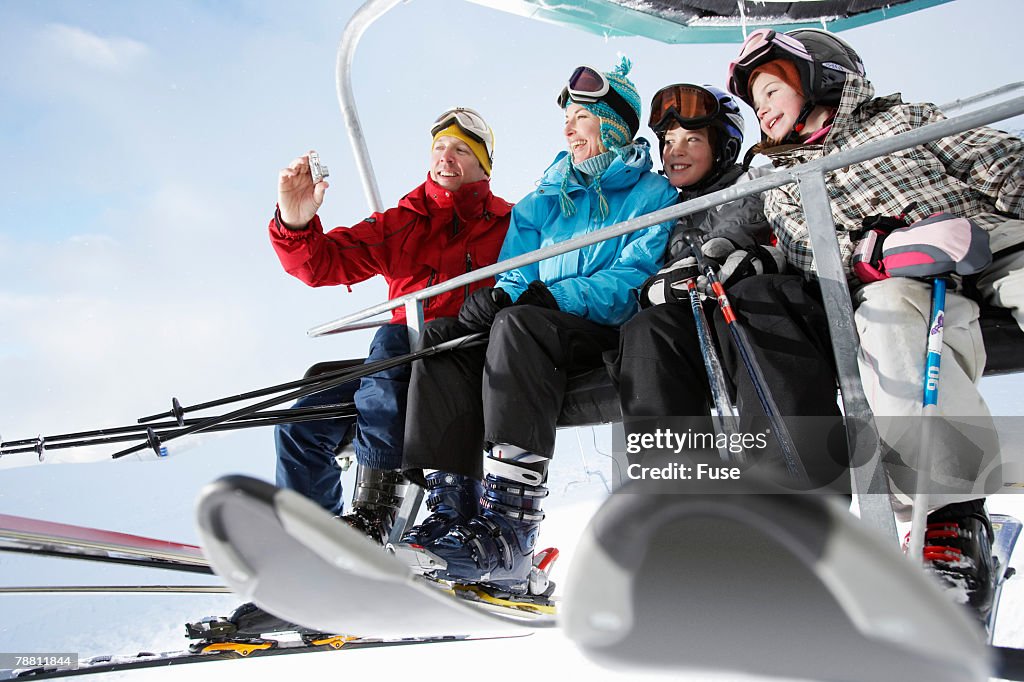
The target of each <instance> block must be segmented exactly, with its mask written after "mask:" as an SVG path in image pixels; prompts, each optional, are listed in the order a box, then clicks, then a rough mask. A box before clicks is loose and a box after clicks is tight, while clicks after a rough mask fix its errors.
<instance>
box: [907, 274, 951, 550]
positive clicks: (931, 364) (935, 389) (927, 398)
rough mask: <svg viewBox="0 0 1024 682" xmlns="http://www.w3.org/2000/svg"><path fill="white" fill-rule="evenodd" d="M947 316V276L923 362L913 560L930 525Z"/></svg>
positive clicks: (935, 284)
mask: <svg viewBox="0 0 1024 682" xmlns="http://www.w3.org/2000/svg"><path fill="white" fill-rule="evenodd" d="M945 317H946V280H944V279H942V278H941V277H936V278H935V279H934V280H932V316H931V323H930V324H929V326H928V341H927V344H926V347H927V349H928V356H927V358H926V359H925V366H924V400H923V401H922V404H923V408H922V410H921V415H922V420H921V450H920V453H919V456H918V460H917V488H916V490H914V513H913V515H912V517H911V520H910V541H909V543H908V544H907V556H908V557H909V558H910V560H911V561H913V562H915V563H918V562H922V561H924V536H925V532H926V530H927V527H928V497H929V493H928V484H929V480H930V479H931V474H932V440H933V438H934V436H935V434H934V428H933V427H932V421H933V420H934V417H935V416H937V414H938V410H939V365H940V364H941V362H942V335H943V329H944V327H945Z"/></svg>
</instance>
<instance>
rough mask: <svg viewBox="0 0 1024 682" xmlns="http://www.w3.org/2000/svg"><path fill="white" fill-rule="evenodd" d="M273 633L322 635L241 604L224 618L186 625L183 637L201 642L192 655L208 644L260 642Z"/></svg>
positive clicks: (194, 645)
mask: <svg viewBox="0 0 1024 682" xmlns="http://www.w3.org/2000/svg"><path fill="white" fill-rule="evenodd" d="M272 632H295V633H297V634H299V635H301V636H302V637H304V638H305V637H317V636H321V635H323V634H324V633H322V632H321V631H319V630H311V629H309V628H306V627H303V626H301V625H296V624H295V623H290V622H288V621H286V620H283V619H281V618H278V617H277V616H275V615H273V614H271V613H268V612H266V611H264V610H263V609H261V608H260V607H258V606H256V605H255V604H253V603H252V602H246V603H245V604H242V605H241V606H239V607H238V608H236V609H235V610H234V611H232V612H231V615H230V616H228V617H227V618H217V617H209V618H204V619H203V620H201V621H199V622H197V623H186V624H185V634H186V636H187V637H188V638H189V639H196V640H201V641H200V642H198V643H196V644H193V645H192V650H193V651H199V650H201V649H202V647H203V646H204V645H206V644H210V643H221V642H238V643H251V642H256V641H263V640H262V637H263V635H265V634H267V633H272Z"/></svg>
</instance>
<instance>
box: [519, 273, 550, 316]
mask: <svg viewBox="0 0 1024 682" xmlns="http://www.w3.org/2000/svg"><path fill="white" fill-rule="evenodd" d="M516 305H535V306H539V307H541V308H550V309H551V310H560V308H559V307H558V301H556V300H555V296H554V294H552V293H551V289H548V287H547V285H546V284H544V282H542V281H540V280H539V279H535V280H533V281H532V282H530V285H529V286H528V287H526V291H524V292H523V293H521V294H519V298H518V299H516Z"/></svg>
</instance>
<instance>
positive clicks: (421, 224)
mask: <svg viewBox="0 0 1024 682" xmlns="http://www.w3.org/2000/svg"><path fill="white" fill-rule="evenodd" d="M511 211H512V204H510V203H508V202H507V201H505V200H504V199H501V198H499V197H496V196H494V195H493V194H492V193H491V188H490V180H481V181H480V182H474V183H471V184H468V185H464V186H463V187H461V188H459V190H458V191H457V192H455V193H452V192H449V191H448V190H446V189H444V188H443V187H441V186H440V185H438V184H437V183H435V182H434V181H433V180H432V179H431V178H430V175H429V174H428V175H427V181H426V182H424V183H423V184H422V185H420V186H419V187H417V188H416V189H414V190H413V191H411V192H409V193H408V194H407V195H405V196H404V197H403V198H402V200H401V201H399V202H398V206H396V207H395V208H390V209H388V210H386V211H384V212H383V213H374V214H373V215H371V216H370V217H369V218H366V219H365V220H363V221H362V222H361V223H359V224H358V225H353V226H352V227H337V228H335V229H333V230H331V231H330V232H327V233H324V231H323V225H322V224H321V222H320V217H319V216H314V217H313V220H312V221H310V223H309V225H307V226H306V227H305V228H303V229H301V230H291V229H288V228H286V227H284V226H283V225H281V224H280V222H279V221H278V215H275V216H274V218H273V219H272V220H271V221H270V241H271V243H272V244H273V246H274V250H275V251H276V252H277V257H278V258H279V259H280V260H281V265H283V266H284V269H285V271H286V272H288V273H289V274H291V275H294V276H295V277H297V278H299V279H300V280H302V281H303V282H305V283H306V284H308V285H310V286H313V287H321V286H331V285H336V284H346V285H349V284H355V283H357V282H362V281H364V280H367V279H369V278H370V277H373V276H374V275H383V276H384V278H385V279H386V280H387V283H388V295H389V297H390V298H392V299H394V298H397V297H399V296H403V295H405V294H408V293H411V292H413V291H418V290H420V289H423V288H425V287H428V286H431V285H432V284H437V283H439V282H444V281H446V280H449V279H451V278H453V277H456V276H458V275H462V274H465V273H467V272H469V271H470V270H475V269H477V268H481V267H484V266H487V265H492V264H493V263H495V262H496V261H497V259H498V252H499V251H500V250H501V244H502V242H503V241H504V239H505V232H506V231H507V230H508V221H509V216H510V214H511ZM493 284H494V280H493V279H486V280H481V281H479V282H474V283H473V284H471V285H468V286H465V287H462V288H461V289H456V290H453V291H449V292H447V293H444V294H441V295H439V296H434V297H433V298H430V299H428V300H427V301H426V303H425V305H424V307H423V317H424V319H425V320H432V319H434V318H437V317H454V316H456V315H458V312H459V308H460V307H461V306H462V303H463V301H465V300H466V297H467V296H468V295H469V293H470V291H475V290H476V289H479V288H480V287H486V286H493ZM391 321H392V322H393V323H404V322H405V308H404V307H399V308H395V309H394V311H392V315H391Z"/></svg>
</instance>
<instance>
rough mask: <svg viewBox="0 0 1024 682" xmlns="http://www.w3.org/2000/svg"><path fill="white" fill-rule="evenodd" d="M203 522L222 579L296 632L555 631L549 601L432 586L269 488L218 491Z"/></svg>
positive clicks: (314, 509) (225, 485)
mask: <svg viewBox="0 0 1024 682" xmlns="http://www.w3.org/2000/svg"><path fill="white" fill-rule="evenodd" d="M197 515H198V528H199V534H200V536H201V538H202V542H203V546H204V548H205V549H206V552H207V555H208V556H209V557H210V561H211V564H212V565H213V567H214V568H215V570H216V572H217V574H218V575H220V576H221V577H223V578H224V580H225V582H226V583H227V584H228V585H229V586H230V587H231V588H232V589H233V590H234V591H235V592H236V593H237V594H240V595H242V596H243V598H245V599H247V600H251V601H253V602H255V603H256V604H257V605H259V606H260V607H262V608H264V609H266V610H267V611H270V612H271V613H274V614H276V615H278V616H280V617H281V618H284V619H287V620H289V621H291V622H293V623H301V624H302V625H304V626H307V627H313V628H318V629H322V630H325V631H331V632H339V631H340V632H373V633H375V634H377V635H379V636H383V637H400V636H429V635H436V634H438V633H442V632H461V633H499V632H500V633H508V632H521V631H523V630H524V628H541V627H552V626H554V624H555V617H556V616H555V613H554V611H555V605H554V602H552V601H551V600H549V599H539V600H530V601H529V602H528V603H523V602H522V601H521V600H520V598H517V597H515V596H513V595H507V594H500V593H495V592H493V591H488V590H485V589H483V588H481V587H476V586H453V585H449V584H447V583H438V582H436V581H431V580H429V579H427V578H425V577H424V576H422V575H420V574H419V573H417V572H416V571H414V570H412V569H411V568H410V567H409V566H408V565H407V564H406V563H405V562H403V561H402V560H401V559H399V558H397V557H396V556H394V555H392V554H389V553H387V552H384V551H382V549H381V547H380V546H379V545H376V544H374V543H373V542H371V541H370V540H369V539H368V538H366V537H365V536H364V535H362V534H361V533H359V532H358V531H355V530H353V529H351V528H350V527H348V526H346V525H345V524H341V523H338V521H337V520H336V519H335V518H334V517H332V516H331V515H330V514H329V513H327V512H326V511H324V510H323V509H321V508H320V507H319V506H317V505H316V504H314V503H313V502H311V501H309V500H308V499H306V498H305V497H303V496H301V495H299V494H297V493H295V492H294V491H290V490H284V489H279V488H276V487H274V486H272V485H270V484H269V483H264V482H263V481H259V480H256V479H253V478H249V477H245V476H228V477H225V478H222V479H220V480H218V481H216V482H215V483H213V484H211V485H210V486H207V488H206V489H205V490H204V492H203V494H202V495H201V497H200V501H199V504H198V507H197ZM296 576H301V579H296ZM325 586H330V587H329V589H328V588H327V587H325Z"/></svg>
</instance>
